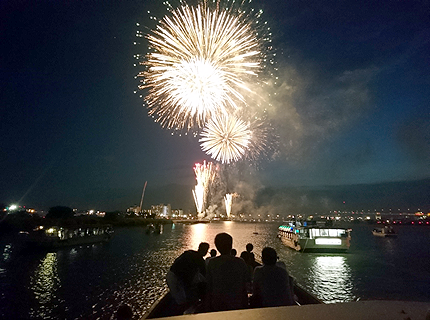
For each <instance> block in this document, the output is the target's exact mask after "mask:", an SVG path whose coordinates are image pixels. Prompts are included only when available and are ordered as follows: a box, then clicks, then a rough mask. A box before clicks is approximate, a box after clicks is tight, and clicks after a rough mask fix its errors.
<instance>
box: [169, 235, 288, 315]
mask: <svg viewBox="0 0 430 320" xmlns="http://www.w3.org/2000/svg"><path fill="white" fill-rule="evenodd" d="M215 247H216V249H217V251H218V252H219V254H220V255H217V251H216V250H215V249H212V250H211V251H210V257H208V258H206V260H205V259H204V257H205V256H206V254H207V252H208V250H209V244H208V243H206V242H202V243H200V245H199V247H198V249H197V251H194V250H187V251H185V252H184V253H183V254H181V255H180V256H179V257H178V258H177V259H176V260H175V261H174V263H173V265H172V266H171V268H170V270H169V272H168V274H167V284H168V286H169V289H170V292H171V294H172V296H173V298H174V299H175V302H176V304H177V306H178V307H180V308H181V309H183V310H185V313H196V312H210V311H225V310H236V309H246V308H257V307H274V306H288V305H292V304H294V300H293V284H292V278H291V277H290V276H289V275H288V272H287V270H286V267H285V264H284V263H282V262H279V261H278V256H277V253H276V251H275V249H273V248H270V247H266V248H264V249H263V251H262V253H261V257H262V262H263V265H261V264H260V263H258V262H257V261H256V260H255V256H254V253H253V252H252V250H253V245H252V244H251V243H249V244H247V245H246V250H245V251H243V252H242V253H241V254H240V257H236V255H237V251H236V250H235V249H233V238H232V237H231V236H230V235H229V234H227V233H219V234H217V235H216V237H215Z"/></svg>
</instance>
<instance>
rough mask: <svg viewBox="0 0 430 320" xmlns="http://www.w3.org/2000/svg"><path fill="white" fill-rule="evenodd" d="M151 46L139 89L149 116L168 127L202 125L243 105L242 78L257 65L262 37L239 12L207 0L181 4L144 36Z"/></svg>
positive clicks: (252, 73) (244, 87) (252, 74)
mask: <svg viewBox="0 0 430 320" xmlns="http://www.w3.org/2000/svg"><path fill="white" fill-rule="evenodd" d="M147 39H148V41H149V44H150V48H151V49H152V53H150V54H148V55H147V57H146V61H145V62H144V63H143V64H144V65H145V66H146V70H145V71H144V72H142V73H140V74H139V75H140V76H143V77H144V81H143V84H142V85H141V86H140V88H141V89H142V88H148V89H149V93H148V95H147V96H146V97H145V101H146V103H147V105H148V109H149V115H151V116H153V117H154V118H155V119H156V121H157V122H159V123H160V124H161V125H162V126H163V127H166V128H169V129H177V130H182V129H187V130H188V129H191V128H202V127H203V126H204V125H205V123H206V122H207V121H208V120H209V119H211V118H213V117H214V116H215V115H218V114H220V113H226V112H233V111H234V110H236V109H238V107H239V105H241V104H246V102H245V101H244V97H243V94H242V93H243V92H246V91H249V88H248V87H247V85H246V82H247V80H249V79H250V78H255V76H256V75H257V73H258V71H259V70H260V68H261V65H260V62H261V60H262V53H261V41H262V40H261V39H260V38H259V37H258V34H257V32H255V31H254V29H253V27H252V25H251V23H250V22H249V21H248V20H247V17H246V14H245V13H244V11H240V10H237V11H234V10H232V9H231V10H226V9H223V8H221V7H220V6H219V2H218V1H217V2H216V5H213V6H210V5H208V4H207V2H206V1H204V2H203V3H201V4H199V5H197V6H189V5H186V4H183V5H182V6H180V7H179V8H177V9H174V10H172V11H171V13H170V15H169V16H165V17H164V18H163V19H162V20H161V22H160V23H159V24H158V26H157V27H156V29H155V30H154V31H153V32H152V33H151V34H150V35H148V36H147Z"/></svg>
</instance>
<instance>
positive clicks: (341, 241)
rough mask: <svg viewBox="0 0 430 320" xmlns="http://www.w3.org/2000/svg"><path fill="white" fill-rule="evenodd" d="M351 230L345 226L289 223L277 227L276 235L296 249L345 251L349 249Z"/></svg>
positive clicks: (304, 250)
mask: <svg viewBox="0 0 430 320" xmlns="http://www.w3.org/2000/svg"><path fill="white" fill-rule="evenodd" d="M305 224H306V223H305ZM351 231H352V230H351V229H345V228H334V227H320V226H306V225H303V226H302V225H301V224H300V223H297V224H293V223H290V224H288V225H282V226H280V227H279V228H278V237H279V238H280V239H281V240H282V242H283V243H284V244H285V245H287V246H288V247H290V248H292V249H294V250H296V251H301V252H311V251H313V252H345V251H348V250H349V246H350V242H351Z"/></svg>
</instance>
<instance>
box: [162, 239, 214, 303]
mask: <svg viewBox="0 0 430 320" xmlns="http://www.w3.org/2000/svg"><path fill="white" fill-rule="evenodd" d="M208 250H209V244H208V243H206V242H202V243H200V245H199V248H198V250H197V251H194V250H187V251H185V252H184V253H183V254H181V255H180V256H179V257H178V258H176V260H175V262H173V265H172V266H171V267H170V270H169V272H168V273H167V285H168V286H169V289H170V292H171V294H172V296H173V298H174V299H175V301H176V303H177V304H178V305H184V306H185V307H187V306H188V305H190V304H192V303H194V302H195V301H197V300H198V299H199V298H200V297H201V296H202V295H203V292H201V291H202V290H203V288H202V287H201V284H202V283H203V282H204V281H205V279H204V276H205V274H206V265H205V260H204V259H203V257H204V256H205V255H206V253H207V252H208Z"/></svg>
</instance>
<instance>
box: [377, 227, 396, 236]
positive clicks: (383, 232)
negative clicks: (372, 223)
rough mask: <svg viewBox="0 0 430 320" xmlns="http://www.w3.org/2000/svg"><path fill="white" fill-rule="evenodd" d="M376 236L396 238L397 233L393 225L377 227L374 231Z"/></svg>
mask: <svg viewBox="0 0 430 320" xmlns="http://www.w3.org/2000/svg"><path fill="white" fill-rule="evenodd" d="M372 233H373V235H374V236H377V237H391V238H395V237H397V233H396V232H395V231H394V229H393V228H392V227H389V226H385V227H384V228H375V229H373V231H372Z"/></svg>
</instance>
